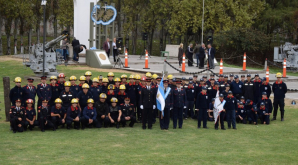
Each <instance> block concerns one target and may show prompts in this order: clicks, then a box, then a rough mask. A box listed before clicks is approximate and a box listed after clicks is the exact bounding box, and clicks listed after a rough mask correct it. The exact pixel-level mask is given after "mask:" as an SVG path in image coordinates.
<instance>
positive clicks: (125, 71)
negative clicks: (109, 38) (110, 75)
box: [75, 65, 140, 74]
mask: <svg viewBox="0 0 298 165" xmlns="http://www.w3.org/2000/svg"><path fill="white" fill-rule="evenodd" d="M75 69H76V70H90V71H92V70H94V71H98V72H121V73H131V74H140V73H138V72H131V71H127V70H122V69H101V68H91V67H88V66H86V65H82V66H81V65H75Z"/></svg>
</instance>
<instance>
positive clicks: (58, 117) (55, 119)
mask: <svg viewBox="0 0 298 165" xmlns="http://www.w3.org/2000/svg"><path fill="white" fill-rule="evenodd" d="M51 117H52V123H53V124H54V125H55V127H56V129H57V128H58V126H60V125H62V128H63V127H64V124H65V119H66V110H65V109H64V108H63V107H62V100H61V99H60V98H57V99H56V100H55V106H52V108H51Z"/></svg>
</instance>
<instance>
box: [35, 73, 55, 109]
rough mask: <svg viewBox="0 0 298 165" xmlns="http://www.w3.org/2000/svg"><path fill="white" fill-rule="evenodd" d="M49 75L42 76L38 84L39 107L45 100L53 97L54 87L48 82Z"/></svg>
mask: <svg viewBox="0 0 298 165" xmlns="http://www.w3.org/2000/svg"><path fill="white" fill-rule="evenodd" d="M46 81H47V76H42V77H41V83H40V84H38V85H37V89H36V93H37V96H38V103H37V107H40V106H41V102H42V101H43V100H51V98H52V88H51V86H50V85H49V84H47V83H46Z"/></svg>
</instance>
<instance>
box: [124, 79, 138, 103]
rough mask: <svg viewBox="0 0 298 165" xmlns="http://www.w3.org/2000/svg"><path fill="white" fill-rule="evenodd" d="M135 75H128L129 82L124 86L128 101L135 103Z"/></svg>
mask: <svg viewBox="0 0 298 165" xmlns="http://www.w3.org/2000/svg"><path fill="white" fill-rule="evenodd" d="M134 80H135V76H134V75H130V76H129V83H128V84H127V85H126V86H125V87H126V90H125V92H126V94H127V96H128V97H129V98H130V103H132V104H133V105H136V85H135V82H134Z"/></svg>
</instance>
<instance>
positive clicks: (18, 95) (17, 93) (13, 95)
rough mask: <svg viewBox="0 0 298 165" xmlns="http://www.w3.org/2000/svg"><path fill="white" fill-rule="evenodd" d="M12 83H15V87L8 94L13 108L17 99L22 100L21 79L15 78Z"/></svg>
mask: <svg viewBox="0 0 298 165" xmlns="http://www.w3.org/2000/svg"><path fill="white" fill-rule="evenodd" d="M14 82H15V83H16V86H15V87H13V88H12V89H11V90H10V92H9V99H10V101H11V104H12V106H15V105H16V104H15V101H16V100H18V99H23V98H24V90H23V88H22V87H21V82H22V79H21V77H16V78H15V79H14Z"/></svg>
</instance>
